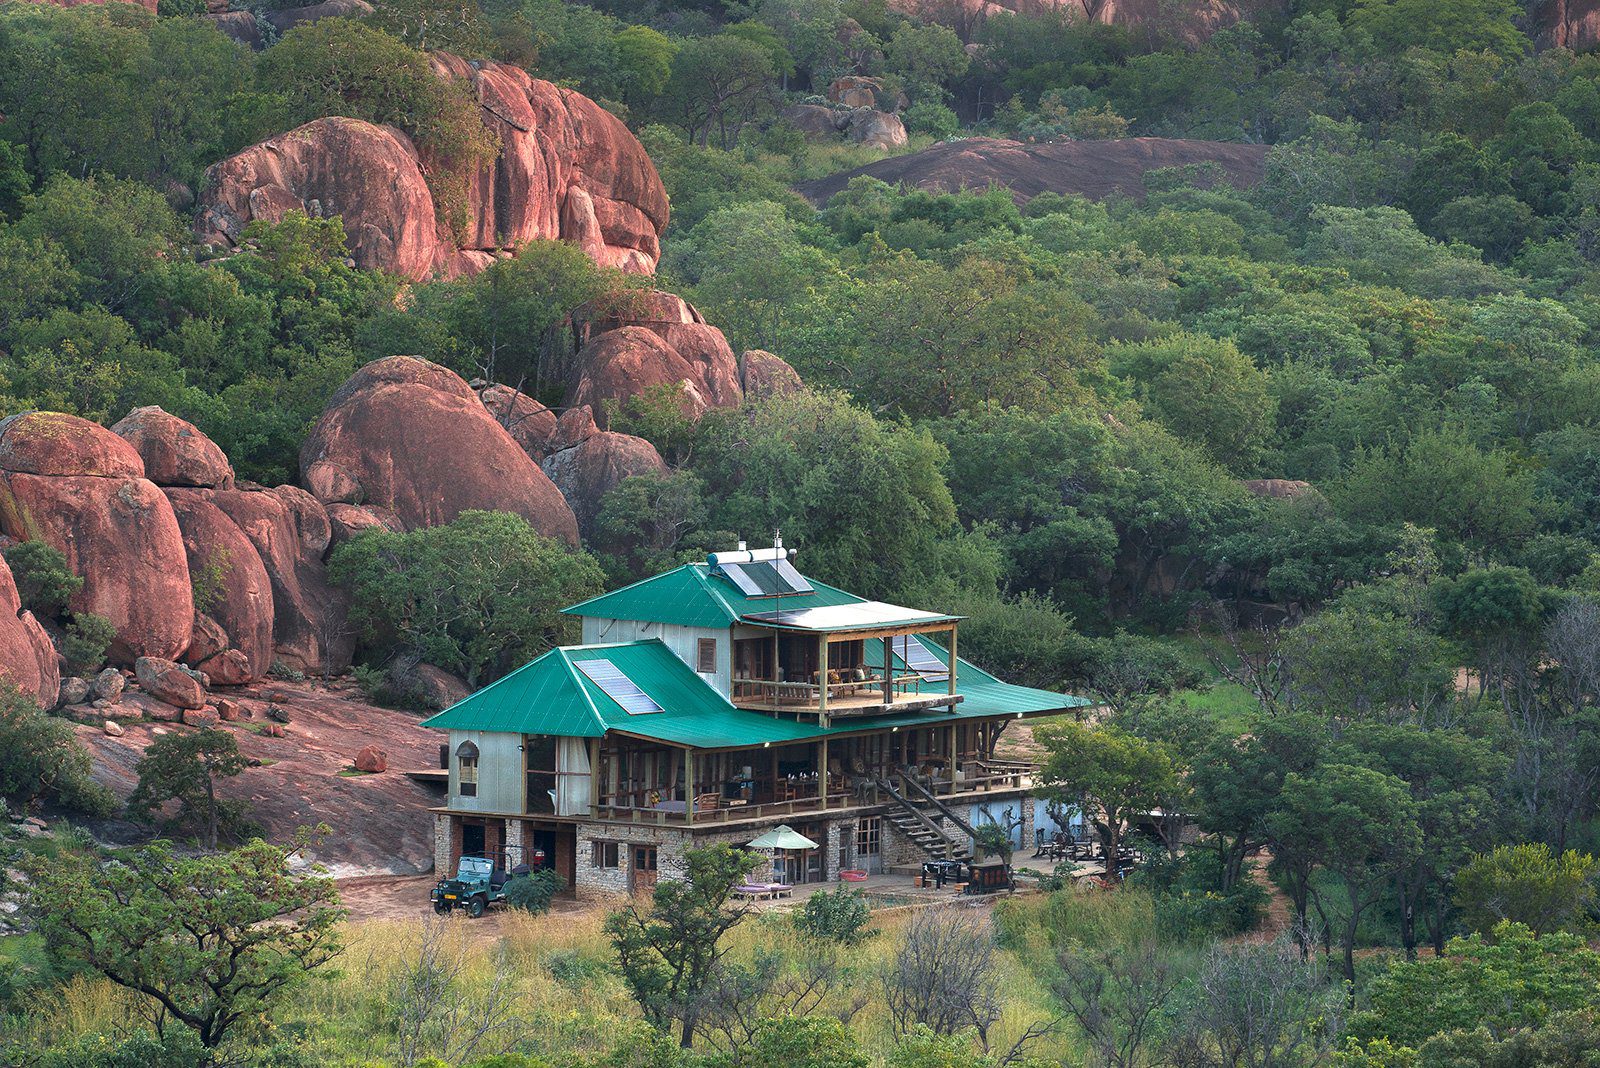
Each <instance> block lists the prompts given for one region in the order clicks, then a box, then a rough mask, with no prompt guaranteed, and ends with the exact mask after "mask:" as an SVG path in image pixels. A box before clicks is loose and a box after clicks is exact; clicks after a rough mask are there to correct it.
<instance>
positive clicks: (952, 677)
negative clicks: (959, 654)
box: [950, 623, 956, 712]
mask: <svg viewBox="0 0 1600 1068" xmlns="http://www.w3.org/2000/svg"><path fill="white" fill-rule="evenodd" d="M955 693H956V625H955V624H954V623H952V624H950V696H952V697H954V696H955ZM955 707H956V706H955V705H951V706H950V710H951V711H952V712H954V711H955Z"/></svg>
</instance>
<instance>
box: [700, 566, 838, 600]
mask: <svg viewBox="0 0 1600 1068" xmlns="http://www.w3.org/2000/svg"><path fill="white" fill-rule="evenodd" d="M720 566H721V568H722V573H723V574H724V575H726V576H727V577H728V580H729V581H730V582H732V583H733V584H734V585H735V586H737V587H739V592H740V593H743V594H744V595H745V596H746V597H778V596H782V595H783V594H788V593H815V592H816V591H815V590H814V589H813V588H812V585H811V583H809V582H807V581H806V577H805V576H804V575H802V574H800V572H798V571H796V570H795V569H794V565H793V564H791V563H790V562H789V561H787V560H752V561H750V562H748V563H742V564H722V565H720Z"/></svg>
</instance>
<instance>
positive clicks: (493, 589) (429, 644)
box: [330, 511, 602, 687]
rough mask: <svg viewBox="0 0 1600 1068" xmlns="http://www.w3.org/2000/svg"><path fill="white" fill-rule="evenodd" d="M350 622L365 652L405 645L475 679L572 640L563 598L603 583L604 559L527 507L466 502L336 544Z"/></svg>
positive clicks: (334, 563) (335, 565) (576, 597)
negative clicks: (524, 510)
mask: <svg viewBox="0 0 1600 1068" xmlns="http://www.w3.org/2000/svg"><path fill="white" fill-rule="evenodd" d="M330 572H331V574H332V575H333V577H334V580H335V581H337V582H341V583H343V584H344V585H345V586H347V587H348V588H349V589H350V592H351V600H352V604H351V609H350V622H351V623H352V624H353V625H354V626H355V627H357V628H358V629H359V632H360V633H361V634H362V636H363V637H364V639H365V640H366V642H367V646H368V650H369V652H371V653H373V654H375V655H377V656H380V657H387V656H388V655H389V654H391V653H396V652H399V653H404V654H406V655H409V656H414V657H415V658H416V659H417V660H419V661H421V662H423V663H427V664H433V665H435V666H437V667H441V668H444V669H445V670H446V671H454V672H457V673H458V674H460V675H461V676H462V677H463V678H465V679H466V682H467V685H469V686H472V687H477V686H479V685H482V684H483V683H484V682H488V681H491V680H493V679H495V678H498V677H499V676H500V675H502V674H504V673H505V672H507V671H510V670H511V669H513V668H516V667H520V666H521V665H523V664H525V663H527V662H528V661H529V660H532V659H533V658H534V657H536V656H538V655H539V654H540V653H543V652H544V651H546V650H547V649H549V648H550V647H551V646H554V645H559V644H561V642H563V641H567V640H571V639H572V638H573V637H574V635H575V631H574V628H573V620H572V618H571V617H569V616H563V615H562V614H561V609H562V608H563V607H565V606H566V605H569V604H573V603H575V602H577V601H582V600H584V599H585V598H588V597H591V596H593V595H594V594H596V593H598V592H599V591H600V582H601V578H602V576H601V572H600V568H599V565H597V564H596V563H595V562H594V560H593V559H591V558H590V557H589V556H587V555H585V554H583V553H577V552H573V551H572V550H570V549H568V548H567V547H566V546H565V545H563V544H562V543H561V542H559V541H556V540H555V539H553V538H546V537H544V536H543V535H542V534H540V533H539V532H538V531H536V530H534V529H533V527H531V526H529V525H528V521H527V520H525V519H523V518H522V517H521V516H516V515H511V514H509V513H506V512H477V511H469V512H463V513H461V515H460V516H459V517H457V518H456V519H455V520H454V521H453V522H450V523H447V524H445V525H444V526H439V527H428V528H425V529H422V530H413V531H409V532H407V533H405V534H395V533H391V532H389V531H370V532H368V533H365V534H362V535H361V536H360V537H357V538H354V539H352V540H351V541H348V542H345V543H344V544H343V545H341V546H339V548H338V549H336V550H334V553H333V557H332V559H331V561H330Z"/></svg>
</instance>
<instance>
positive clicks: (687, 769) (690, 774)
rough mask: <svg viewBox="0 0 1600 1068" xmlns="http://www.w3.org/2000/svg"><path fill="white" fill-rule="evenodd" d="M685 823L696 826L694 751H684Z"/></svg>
mask: <svg viewBox="0 0 1600 1068" xmlns="http://www.w3.org/2000/svg"><path fill="white" fill-rule="evenodd" d="M683 762H684V768H683V822H684V823H686V824H688V825H690V826H693V825H694V750H693V749H685V750H684V751H683Z"/></svg>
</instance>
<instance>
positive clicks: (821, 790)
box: [817, 738, 828, 808]
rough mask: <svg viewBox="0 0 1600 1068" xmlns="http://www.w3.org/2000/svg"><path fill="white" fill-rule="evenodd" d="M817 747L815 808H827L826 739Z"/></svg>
mask: <svg viewBox="0 0 1600 1068" xmlns="http://www.w3.org/2000/svg"><path fill="white" fill-rule="evenodd" d="M817 745H818V746H819V747H820V749H821V753H820V755H819V756H818V758H817V807H818V808H827V807H828V739H826V738H824V739H822V741H820V742H818V743H817Z"/></svg>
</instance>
